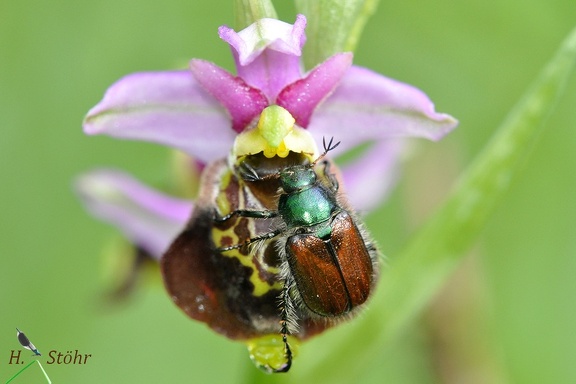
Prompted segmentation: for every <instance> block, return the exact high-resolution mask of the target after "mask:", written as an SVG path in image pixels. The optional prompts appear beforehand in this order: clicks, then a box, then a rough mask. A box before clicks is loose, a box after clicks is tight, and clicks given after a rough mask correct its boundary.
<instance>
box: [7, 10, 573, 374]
mask: <svg viewBox="0 0 576 384" xmlns="http://www.w3.org/2000/svg"><path fill="white" fill-rule="evenodd" d="M275 5H276V6H277V9H278V11H279V14H280V17H281V18H282V19H284V20H286V21H289V22H293V20H294V15H295V11H294V8H293V6H292V3H291V2H290V1H276V4H275ZM232 23H233V13H232V6H231V4H230V3H229V2H225V1H214V0H212V1H208V0H194V1H182V0H164V1H162V2H160V1H122V0H114V1H111V0H101V1H97V2H75V1H71V0H52V1H50V2H47V1H38V0H20V1H8V0H0V127H1V128H0V129H1V131H0V132H1V133H2V138H1V139H0V157H1V161H0V382H2V381H5V380H7V379H8V378H9V377H10V376H11V375H13V374H14V373H16V372H17V368H18V367H17V366H15V365H8V362H9V358H10V351H11V350H12V349H19V345H18V344H17V341H16V338H15V333H16V332H15V329H14V328H15V327H19V328H20V329H21V330H23V331H24V332H26V333H27V335H28V336H29V337H30V338H31V340H32V342H33V343H34V344H36V346H37V347H38V348H39V349H40V351H42V352H43V353H44V354H45V356H43V357H42V360H41V361H43V362H46V361H47V356H46V355H47V353H48V352H49V351H50V350H52V349H56V350H58V351H62V352H63V353H65V352H66V351H74V350H76V349H78V350H79V351H80V352H81V353H90V354H92V358H91V360H89V361H88V364H86V365H59V366H57V365H47V364H45V363H44V367H45V368H46V370H47V372H48V374H49V375H50V377H51V379H52V381H53V382H55V383H114V382H117V383H120V382H142V383H156V382H192V383H195V382H198V383H200V382H202V383H222V382H228V383H234V382H240V381H241V380H242V378H243V377H244V375H245V374H246V372H251V370H252V369H254V368H252V366H251V363H250V362H249V360H248V355H247V353H246V349H245V348H244V346H243V345H241V344H238V343H233V342H230V341H228V340H226V339H224V338H222V337H220V336H218V335H216V334H213V333H212V332H211V331H209V330H208V329H207V328H206V327H205V326H204V325H202V324H199V323H195V322H193V321H190V320H188V319H187V318H186V317H185V316H184V315H183V314H181V313H180V311H179V310H178V309H176V307H175V306H174V305H173V304H172V303H171V302H170V300H169V299H168V297H167V296H166V294H165V293H164V291H163V288H162V286H161V284H160V281H159V279H158V278H148V279H146V281H145V284H142V285H141V287H140V288H141V289H139V290H138V293H137V294H136V295H135V297H134V298H133V299H132V300H130V301H129V302H127V303H125V304H123V305H121V306H117V307H113V308H109V307H102V306H101V305H100V304H101V301H100V299H101V297H100V294H101V292H102V288H103V287H102V269H103V265H102V264H103V260H102V254H103V250H104V248H105V247H106V246H107V245H110V243H111V241H113V240H114V239H117V238H118V233H117V232H116V231H115V230H114V229H113V228H111V227H109V226H107V225H105V224H102V223H100V222H97V221H96V220H94V219H92V218H91V217H89V216H88V215H87V214H86V213H85V212H84V210H83V209H82V207H81V205H80V203H79V202H78V200H77V199H76V197H75V196H74V194H73V192H72V182H73V179H74V178H75V177H76V176H77V175H79V174H81V173H82V172H84V171H87V170H89V169H93V168H95V167H100V166H108V167H118V168H121V169H124V170H128V171H130V172H132V173H134V174H136V175H137V176H138V177H139V178H141V179H142V180H145V181H147V182H148V183H150V184H153V185H157V186H165V185H169V183H170V178H171V176H172V175H171V174H170V171H169V169H168V165H169V163H170V155H169V151H168V150H167V149H165V148H161V147H159V146H155V145H152V144H147V143H137V142H128V141H119V140H113V139H110V138H106V137H85V136H84V135H83V133H82V131H81V122H82V118H83V116H84V115H85V113H86V112H87V111H88V109H89V108H90V107H92V106H93V105H94V104H96V103H97V102H98V101H99V100H100V98H101V97H102V95H103V93H104V91H105V90H106V88H107V87H108V86H109V85H110V84H112V83H113V82H114V81H115V80H117V79H118V78H120V77H121V76H123V75H125V74H128V73H131V72H135V71H141V70H164V69H171V68H176V67H181V66H183V65H185V63H186V61H187V60H188V59H190V58H192V57H199V58H205V59H208V60H211V61H214V62H217V63H218V64H220V65H223V66H226V67H228V68H230V69H231V68H232V60H231V57H230V54H229V50H228V47H227V46H226V44H225V43H223V42H221V41H220V40H219V38H218V36H217V27H218V26H219V25H221V24H228V25H232ZM574 25H576V10H575V8H574V2H573V0H547V1H543V0H542V1H520V0H510V1H506V2H496V1H479V0H471V1H467V2H456V1H448V0H435V1H431V0H427V1H418V2H392V1H381V4H380V6H379V8H378V10H377V12H376V14H375V15H374V17H373V18H372V19H370V21H369V23H368V25H367V27H366V30H365V33H364V35H363V37H362V40H361V42H360V44H359V47H358V51H357V53H356V57H355V63H356V64H357V65H362V66H366V67H369V68H371V69H374V70H376V71H378V72H381V73H384V74H386V75H388V76H390V77H393V78H396V79H399V80H402V81H405V82H408V83H411V84H414V85H416V86H417V87H419V88H421V89H423V90H424V91H425V92H427V93H428V95H429V96H430V97H431V98H432V100H434V101H435V103H436V106H437V110H439V111H442V112H447V113H450V114H452V115H453V116H455V117H457V118H458V119H459V120H460V126H459V128H458V129H457V130H456V131H455V132H453V133H452V134H451V135H450V136H449V137H447V138H446V139H445V140H443V141H442V142H440V143H438V144H434V143H429V142H421V143H419V145H418V148H417V150H416V151H415V152H414V154H413V156H412V158H411V159H410V160H409V162H408V163H407V165H406V167H405V173H404V174H403V177H402V178H401V180H400V184H399V186H398V187H397V188H396V190H395V191H394V193H393V195H392V196H391V198H390V200H389V201H388V202H387V203H386V204H385V205H384V206H383V207H382V208H381V209H380V210H379V211H378V212H373V213H371V214H370V215H369V216H368V217H367V222H368V226H369V227H370V229H371V230H372V231H373V232H374V234H375V236H376V238H377V239H378V241H379V243H380V244H381V247H382V249H383V251H384V253H385V254H386V255H387V257H388V258H390V259H392V258H394V256H395V255H396V254H398V252H399V251H400V250H401V249H402V247H403V246H404V245H405V244H406V242H407V241H408V240H409V238H410V234H411V233H413V232H414V231H415V230H416V229H417V228H418V226H419V225H420V224H421V223H423V222H424V220H425V219H426V217H427V216H428V215H429V214H431V212H432V211H433V209H434V207H436V206H437V205H438V204H439V202H440V201H441V200H442V198H443V196H444V195H445V194H446V192H447V190H448V189H449V188H450V185H451V184H452V183H453V182H454V180H455V179H456V178H457V175H458V174H459V173H460V172H461V171H462V170H463V169H464V168H465V167H466V165H467V164H468V163H469V162H470V160H471V159H472V158H473V157H474V155H475V154H476V153H478V151H479V150H480V149H481V148H482V147H483V145H484V144H485V143H486V142H487V141H488V140H489V138H490V135H491V134H492V133H493V131H494V129H495V128H496V127H497V125H498V124H499V123H500V121H502V119H503V118H504V116H505V114H506V112H507V111H508V110H509V109H510V107H511V106H512V105H513V104H514V103H515V102H516V100H517V99H518V98H519V97H520V95H521V94H522V93H523V92H524V90H525V89H526V88H527V86H528V85H529V83H530V82H531V80H532V79H533V78H534V77H535V76H536V74H537V73H538V71H539V70H540V68H541V67H542V66H543V65H544V64H545V63H546V62H547V60H548V59H549V58H550V57H551V56H552V54H553V52H554V51H555V50H556V49H557V47H558V45H559V44H560V41H561V40H562V39H563V38H564V36H565V35H566V34H567V33H568V31H569V30H570V29H571V28H572V27H573V26H574ZM566 89H567V93H566V95H565V97H564V98H563V99H562V100H561V102H560V104H559V106H558V109H557V110H556V111H555V113H554V114H553V116H552V118H551V119H550V120H549V122H548V129H547V130H546V131H544V133H543V134H542V135H541V136H540V140H539V142H538V144H537V146H536V147H535V148H534V150H533V151H532V154H531V156H530V157H529V158H528V159H527V161H525V163H524V164H523V167H522V171H521V172H520V174H519V175H518V177H517V178H516V179H515V180H514V181H513V184H512V188H511V190H510V192H509V193H508V194H507V196H506V198H505V200H504V201H503V202H501V204H499V206H498V208H497V210H496V213H495V215H494V216H493V217H492V219H491V220H490V221H489V225H488V227H487V228H486V230H485V231H484V233H483V234H482V236H481V237H480V239H479V241H478V243H477V245H476V246H475V247H474V248H473V249H472V250H471V251H470V255H468V256H467V257H466V258H465V261H464V262H463V264H462V266H461V268H459V270H458V271H457V272H456V273H455V275H454V278H453V279H451V280H450V281H449V282H447V284H446V286H445V288H444V289H443V291H442V292H440V293H439V294H438V295H437V298H436V300H435V301H434V302H433V303H431V305H430V306H429V309H428V310H427V311H426V313H424V314H423V316H422V317H421V319H420V320H419V321H418V322H417V324H413V325H411V326H410V327H409V330H408V332H406V333H405V334H403V335H402V337H401V338H400V341H399V342H398V343H397V345H394V346H393V347H392V348H390V349H389V350H388V351H387V352H383V353H382V356H377V361H378V364H376V365H375V366H373V367H372V368H371V369H369V370H367V371H366V372H365V374H364V375H363V376H362V377H359V378H358V382H359V383H381V382H386V383H574V382H576V364H574V362H575V361H576V329H575V324H576V277H575V276H576V199H575V194H574V192H575V190H576V167H575V165H576V162H575V160H576V155H575V154H574V153H575V152H574V146H575V144H576V129H575V128H576V127H575V126H576V112H575V111H574V105H576V80H575V79H574V78H573V79H572V80H571V81H570V83H569V84H568V85H567V88H566ZM383 278H384V279H385V278H386V275H385V273H384V275H383ZM372 305H386V304H385V303H372ZM339 332H345V328H344V329H343V330H338V331H331V332H328V333H327V334H325V335H323V336H321V337H319V338H317V339H315V340H314V341H312V342H311V343H309V344H304V345H303V347H302V348H301V353H300V356H299V357H298V358H297V360H296V362H295V365H294V368H293V370H294V371H296V370H298V369H299V365H300V366H301V367H305V366H307V365H309V364H312V363H313V362H314V357H315V356H317V355H322V354H324V353H325V352H326V351H325V348H326V347H323V345H326V344H329V343H337V342H338V334H339ZM366 332H367V337H369V332H370V330H366ZM22 358H23V359H24V360H26V361H29V352H28V351H25V352H23V353H22ZM350 359H351V360H353V359H354V356H350ZM321 368H323V369H330V367H321ZM285 379H287V380H286V381H290V374H288V376H286V377H285ZM18 382H19V383H25V382H34V383H37V382H42V376H41V374H40V370H39V369H38V368H36V367H32V368H31V369H28V370H27V371H26V372H25V374H23V375H22V376H21V377H19V378H18V379H16V380H15V381H14V383H18Z"/></svg>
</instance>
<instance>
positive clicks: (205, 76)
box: [190, 60, 268, 133]
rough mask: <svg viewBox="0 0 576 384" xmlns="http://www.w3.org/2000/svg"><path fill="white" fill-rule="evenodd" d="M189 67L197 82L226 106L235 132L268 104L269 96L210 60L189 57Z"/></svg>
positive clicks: (240, 130)
mask: <svg viewBox="0 0 576 384" xmlns="http://www.w3.org/2000/svg"><path fill="white" fill-rule="evenodd" d="M190 69H191V70H192V73H193V74H194V77H195V78H196V80H197V81H198V83H199V84H201V85H202V87H203V88H204V89H205V90H206V91H207V92H208V93H210V94H211V95H212V96H214V97H215V98H216V99H217V100H218V101H219V102H220V104H222V105H223V106H224V107H225V108H226V109H227V110H228V112H229V113H230V116H231V119H232V128H233V129H234V131H236V132H238V133H240V132H242V131H243V130H244V128H246V127H247V126H249V125H250V123H252V121H253V120H254V119H255V118H256V117H257V116H259V115H260V113H261V112H262V110H263V109H264V108H266V107H267V106H268V100H267V99H266V97H265V96H264V95H263V94H262V93H261V92H260V91H259V90H258V89H256V88H252V87H251V86H249V85H248V84H246V83H245V82H244V81H243V80H242V79H241V78H239V77H236V76H233V75H232V74H230V73H229V72H228V71H226V70H224V69H222V68H220V67H219V66H217V65H215V64H213V63H210V62H208V61H204V60H192V61H191V62H190Z"/></svg>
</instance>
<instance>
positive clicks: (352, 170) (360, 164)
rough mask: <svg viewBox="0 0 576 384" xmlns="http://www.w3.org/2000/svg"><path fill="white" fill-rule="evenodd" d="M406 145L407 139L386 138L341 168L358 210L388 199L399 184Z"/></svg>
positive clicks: (346, 191)
mask: <svg viewBox="0 0 576 384" xmlns="http://www.w3.org/2000/svg"><path fill="white" fill-rule="evenodd" d="M406 145H407V143H406V141H405V140H404V139H390V140H383V141H380V142H378V143H377V144H375V145H374V146H373V147H372V148H369V149H368V150H367V151H366V152H365V153H364V154H362V155H361V156H360V157H359V158H358V159H357V160H356V161H354V162H352V163H349V164H347V165H345V166H343V167H340V170H341V172H342V177H343V181H344V186H343V188H344V190H345V193H346V195H347V196H348V201H349V202H350V204H351V206H352V207H353V208H354V209H355V210H357V211H359V212H369V211H371V210H373V209H375V208H377V207H378V205H380V204H381V203H382V202H383V201H384V200H386V198H387V197H388V194H389V193H390V191H391V190H392V188H393V187H394V186H395V185H396V180H397V178H398V173H399V169H400V163H401V161H402V160H403V157H404V154H405V149H406Z"/></svg>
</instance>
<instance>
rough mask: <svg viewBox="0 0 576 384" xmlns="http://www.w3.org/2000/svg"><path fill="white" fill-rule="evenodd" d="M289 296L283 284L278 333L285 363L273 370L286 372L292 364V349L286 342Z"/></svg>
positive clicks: (288, 332)
mask: <svg viewBox="0 0 576 384" xmlns="http://www.w3.org/2000/svg"><path fill="white" fill-rule="evenodd" d="M289 300H290V296H289V293H288V288H287V284H284V287H283V288H282V301H283V305H282V314H281V318H282V319H281V320H280V326H281V328H280V334H281V335H282V342H283V343H284V356H285V357H286V363H285V364H284V365H283V366H282V367H280V368H278V369H277V370H276V371H275V372H288V370H289V369H290V366H292V349H290V344H289V343H288V335H289V334H290V330H289V329H288V308H287V306H288V305H289V304H288V303H289Z"/></svg>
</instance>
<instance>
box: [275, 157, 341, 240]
mask: <svg viewBox="0 0 576 384" xmlns="http://www.w3.org/2000/svg"><path fill="white" fill-rule="evenodd" d="M280 184H281V185H282V188H283V189H284V192H285V193H284V194H283V195H282V196H280V201H279V202H278V211H279V213H280V216H281V217H282V219H283V220H284V222H285V223H286V225H287V226H288V227H289V228H295V227H310V226H315V225H318V224H321V223H324V222H327V221H328V219H330V217H331V216H332V214H333V213H334V211H335V210H336V209H337V208H338V205H337V203H336V201H335V200H334V194H333V193H331V191H329V190H328V189H327V188H325V187H324V186H323V185H322V184H321V183H318V182H317V177H316V173H315V172H314V170H313V169H312V168H310V167H294V168H292V169H290V170H287V171H283V172H281V173H280ZM317 230H318V229H317ZM329 234H330V227H329V226H327V231H326V230H321V229H320V233H318V234H317V235H318V236H319V237H322V236H326V235H329Z"/></svg>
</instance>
